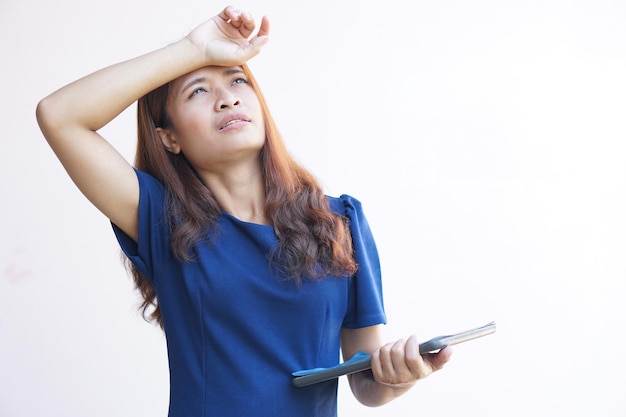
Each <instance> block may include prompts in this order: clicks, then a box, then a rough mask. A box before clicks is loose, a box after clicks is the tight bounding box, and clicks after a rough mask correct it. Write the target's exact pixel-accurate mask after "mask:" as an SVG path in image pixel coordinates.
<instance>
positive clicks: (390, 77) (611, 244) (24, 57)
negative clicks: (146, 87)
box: [0, 0, 626, 417]
mask: <svg viewBox="0 0 626 417" xmlns="http://www.w3.org/2000/svg"><path fill="white" fill-rule="evenodd" d="M225 5H226V4H220V3H215V2H202V1H196V0H181V1H176V2H174V1H167V2H166V1H161V0H150V1H146V0H137V1H119V0H107V1H89V2H81V1H76V0H60V1H55V2H46V1H21V0H20V1H17V0H0V51H2V74H3V77H1V79H0V91H1V92H2V95H1V98H0V118H1V120H2V127H1V133H2V137H3V139H2V141H3V142H2V143H3V146H2V151H1V152H0V187H1V188H0V195H1V196H2V197H1V198H2V200H1V201H2V203H1V206H0V207H1V210H2V212H1V214H2V215H1V216H0V236H1V238H0V416H2V417H5V416H6V417H30V416H44V415H45V416H48V417H55V416H63V417H79V416H80V417H84V416H93V417H98V416H102V417H105V416H106V417H110V416H165V415H166V412H167V402H168V374H167V362H166V359H167V358H166V351H165V341H164V338H163V336H162V334H161V333H160V331H159V330H158V329H157V328H156V327H154V326H152V325H149V324H146V323H145V322H144V321H143V320H142V319H141V318H140V316H139V314H138V312H137V310H136V305H137V302H138V295H137V294H136V293H135V292H134V290H133V287H132V284H131V280H130V278H129V277H128V275H127V274H126V272H125V270H124V268H123V267H122V263H121V261H120V256H119V248H118V246H117V242H116V240H115V238H114V236H113V233H112V231H111V227H110V224H109V222H108V221H107V219H105V218H104V217H103V216H102V215H101V214H100V213H99V212H98V211H97V210H96V209H95V208H93V207H92V206H91V205H90V204H89V203H88V201H87V200H86V199H85V198H84V197H83V196H82V195H81V194H80V193H79V192H78V190H77V189H76V188H75V187H74V185H73V184H72V182H71V181H70V179H69V177H68V176H67V175H66V173H65V172H64V171H63V169H62V167H61V165H60V163H59V162H58V161H57V159H56V158H55V157H54V155H53V153H52V151H51V150H50V149H49V148H48V146H47V144H46V143H45V141H44V139H43V137H42V135H41V133H40V132H39V130H38V127H37V124H36V121H35V115H34V111H35V106H36V103H37V102H38V100H39V99H41V98H43V97H44V96H45V95H47V94H49V93H50V92H52V91H53V90H55V89H57V88H59V87H61V86H62V85H64V84H66V83H68V82H70V81H72V80H74V79H76V78H78V77H80V76H83V75H85V74H87V73H89V72H92V71H95V70H97V69H99V68H101V67H103V66H106V65H109V64H112V63H114V62H118V61H121V60H125V59H128V58H132V57H134V56H136V55H139V54H142V53H144V52H148V51H150V50H152V49H156V48H159V47H162V46H164V45H167V44H168V43H171V42H173V41H175V40H177V39H179V38H180V37H182V36H184V35H185V34H187V32H188V31H189V30H190V29H192V28H193V27H194V26H195V25H196V24H198V23H200V22H201V21H203V20H205V19H207V18H209V17H211V16H213V15H214V14H216V13H217V12H218V11H219V10H220V9H221V8H222V7H223V6H225ZM234 5H235V6H237V7H241V8H244V9H248V10H250V11H251V12H252V13H253V14H254V15H255V16H257V17H258V18H260V16H261V15H262V14H267V15H268V16H269V17H270V18H271V22H272V33H271V36H272V40H271V42H270V44H268V45H267V46H266V47H265V49H264V51H263V52H262V53H261V55H259V56H258V57H256V58H254V59H253V60H252V61H251V62H250V66H251V68H252V70H253V71H254V73H255V75H256V77H257V78H258V80H259V82H260V83H261V86H262V88H263V91H264V93H265V95H266V97H267V99H268V101H269V104H270V107H271V109H272V111H273V114H274V116H275V118H276V120H277V122H278V126H279V128H280V129H281V131H282V133H283V135H284V137H285V139H286V142H287V144H288V147H289V149H290V150H291V152H292V153H293V155H294V156H295V157H296V158H297V159H298V160H299V161H300V162H302V164H303V165H305V166H306V167H308V168H309V169H310V170H312V171H313V172H314V173H315V174H316V175H317V176H318V177H319V179H320V181H321V182H322V183H323V184H324V186H325V187H326V189H327V192H328V193H329V194H332V195H338V194H341V193H348V194H351V195H353V196H355V197H357V198H358V199H359V200H361V201H362V203H363V205H364V208H365V211H366V214H367V215H368V219H369V221H370V224H371V226H372V229H373V230H374V233H375V235H376V237H377V243H378V247H379V250H380V254H381V260H382V264H383V274H384V288H385V298H386V306H387V312H388V316H389V324H388V326H387V329H386V331H387V336H388V338H389V340H395V339H396V338H400V337H407V336H409V335H410V334H413V333H415V334H418V335H419V336H420V337H421V338H422V339H427V338H430V337H432V336H437V335H440V334H445V333H449V332H456V331H460V330H464V329H467V328H470V327H474V326H478V325H482V324H485V323H487V322H490V321H492V320H495V321H496V323H497V326H498V330H497V332H496V333H495V334H494V335H490V336H488V337H485V338H482V339H479V340H476V341H473V342H470V343H466V344H463V345H459V346H457V347H456V348H455V355H454V356H453V360H452V361H451V362H450V363H449V364H448V365H447V366H446V368H445V369H444V370H443V371H441V372H439V373H437V374H435V375H432V376H431V377H429V378H428V379H426V380H424V381H421V382H419V384H418V385H417V386H416V387H415V388H414V389H413V390H412V391H410V392H409V393H408V394H406V395H405V396H404V397H402V398H400V399H398V400H397V401H395V402H393V403H391V404H389V405H387V406H385V407H384V408H375V409H368V408H365V407H363V406H361V405H359V404H358V403H357V402H356V401H355V400H354V398H353V397H352V396H351V394H350V393H349V391H348V389H347V384H346V381H345V380H344V379H342V380H341V385H340V391H341V392H340V399H339V408H340V415H344V416H356V415H359V416H390V415H394V416H396V415H397V416H401V415H423V416H431V415H438V416H457V415H471V416H494V417H496V416H497V417H501V416H508V417H514V416H524V417H527V416H553V415H567V416H590V415H602V416H616V417H617V416H624V415H626V400H625V399H624V398H626V397H624V395H623V394H624V388H626V386H625V384H624V372H625V371H626V361H625V359H624V353H623V352H624V348H626V342H625V337H624V335H625V334H624V333H625V329H626V308H625V307H624V301H623V300H624V296H626V263H625V251H626V238H625V235H626V220H625V215H624V214H625V213H626V187H625V185H626V166H625V164H624V159H625V154H626V144H625V139H626V123H624V120H625V114H626V99H625V97H626V77H624V74H626V5H625V3H624V2H621V1H617V0H616V1H609V0H588V1H582V0H581V1H555V0H531V1H524V2H522V1H495V0H493V1H488V0H478V1H471V2H469V1H462V0H445V1H438V2H434V1H422V0H419V1H401V0H391V1H385V2H357V1H352V2H351V1H344V2H338V1H328V0H319V1H315V2H302V3H299V2H284V1H282V0H281V1H279V0H268V1H265V2H260V1H253V0H245V1H241V2H239V3H234ZM134 110H135V109H134V106H133V107H131V108H129V109H128V111H126V112H124V113H123V114H122V115H121V116H120V117H119V118H118V119H116V120H115V121H114V122H112V123H111V124H110V125H108V126H107V127H105V128H104V129H103V130H102V132H101V133H102V134H103V135H104V136H105V137H107V138H108V139H109V140H110V141H111V142H113V143H114V144H115V145H116V146H117V147H118V149H120V151H121V152H122V153H123V154H124V156H126V157H127V158H128V160H129V161H132V159H133V152H134V146H135V145H134V141H135V122H134Z"/></svg>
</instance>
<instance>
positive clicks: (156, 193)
mask: <svg viewBox="0 0 626 417" xmlns="http://www.w3.org/2000/svg"><path fill="white" fill-rule="evenodd" d="M135 172H136V174H137V180H138V182H139V213H138V216H139V217H138V221H139V223H138V224H139V239H138V242H135V241H134V240H133V239H131V238H130V237H129V236H128V235H127V234H126V233H124V232H123V231H122V230H121V229H120V228H119V227H117V225H115V224H114V223H111V224H112V226H113V231H114V233H115V236H116V238H117V241H118V242H119V244H120V247H121V248H122V251H123V252H124V254H125V255H126V256H127V257H128V258H129V259H130V261H131V262H132V263H133V264H134V266H135V267H136V268H137V269H138V270H139V271H140V272H141V273H142V274H143V275H144V276H145V277H146V278H147V279H148V280H149V281H150V282H151V283H152V284H153V285H154V271H155V269H156V267H157V266H158V265H157V263H158V262H163V260H164V259H168V258H169V256H170V251H169V243H168V242H169V228H168V221H167V217H166V215H165V213H164V202H165V190H164V188H163V186H162V185H161V183H159V182H158V181H157V180H156V179H155V178H154V177H152V176H150V175H148V174H146V173H145V172H142V171H139V170H135Z"/></svg>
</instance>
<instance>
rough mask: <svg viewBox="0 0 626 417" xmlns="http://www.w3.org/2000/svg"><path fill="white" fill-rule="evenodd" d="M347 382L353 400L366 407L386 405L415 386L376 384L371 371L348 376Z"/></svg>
mask: <svg viewBox="0 0 626 417" xmlns="http://www.w3.org/2000/svg"><path fill="white" fill-rule="evenodd" d="M348 380H349V381H350V388H351V390H352V393H353V394H354V396H355V398H356V399H357V400H358V401H359V402H360V403H362V404H364V405H366V406H368V407H378V406H381V405H384V404H387V403H388V402H390V401H392V400H394V399H396V398H398V397H399V396H401V395H402V394H404V393H405V392H407V391H408V390H410V389H411V387H412V386H413V385H415V382H412V383H407V384H397V385H395V386H392V385H386V384H381V383H378V382H376V381H375V380H374V375H373V373H372V371H371V370H368V371H363V372H358V373H355V374H351V375H348Z"/></svg>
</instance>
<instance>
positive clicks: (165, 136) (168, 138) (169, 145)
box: [156, 127, 180, 155]
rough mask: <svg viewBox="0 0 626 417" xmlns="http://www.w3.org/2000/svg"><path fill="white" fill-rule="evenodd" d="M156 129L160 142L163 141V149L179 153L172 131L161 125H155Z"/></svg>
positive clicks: (178, 146)
mask: <svg viewBox="0 0 626 417" xmlns="http://www.w3.org/2000/svg"><path fill="white" fill-rule="evenodd" d="M156 130H157V133H158V134H159V137H160V138H161V143H163V146H164V147H165V149H167V150H168V151H169V152H171V153H173V154H176V155H178V154H179V153H180V145H179V144H178V142H177V141H176V136H174V133H173V132H172V131H171V130H170V129H163V128H161V127H157V129H156Z"/></svg>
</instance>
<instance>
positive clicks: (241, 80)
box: [233, 77, 248, 84]
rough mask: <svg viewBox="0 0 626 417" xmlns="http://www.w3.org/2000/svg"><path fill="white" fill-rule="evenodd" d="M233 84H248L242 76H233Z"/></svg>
mask: <svg viewBox="0 0 626 417" xmlns="http://www.w3.org/2000/svg"><path fill="white" fill-rule="evenodd" d="M233 84H248V80H246V79H245V78H243V77H239V78H235V79H234V80H233Z"/></svg>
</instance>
